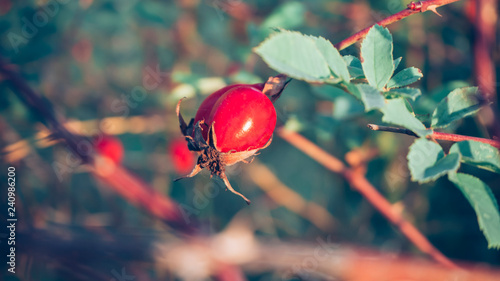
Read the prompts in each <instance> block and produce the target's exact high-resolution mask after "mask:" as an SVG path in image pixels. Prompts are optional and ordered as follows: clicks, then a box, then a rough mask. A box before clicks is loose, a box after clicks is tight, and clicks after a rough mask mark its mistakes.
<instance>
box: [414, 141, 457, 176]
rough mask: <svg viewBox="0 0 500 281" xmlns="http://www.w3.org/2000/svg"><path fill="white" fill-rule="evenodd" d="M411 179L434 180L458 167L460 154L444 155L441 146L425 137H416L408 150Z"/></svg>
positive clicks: (454, 170)
mask: <svg viewBox="0 0 500 281" xmlns="http://www.w3.org/2000/svg"><path fill="white" fill-rule="evenodd" d="M407 158H408V168H409V169H410V173H411V180H412V181H418V182H419V183H426V182H430V181H434V180H436V179H438V178H439V177H441V176H442V175H444V174H446V173H449V172H456V171H457V170H458V168H459V167H460V154H458V153H450V154H448V155H446V156H445V155H444V152H443V149H442V148H441V146H440V145H439V144H437V143H435V142H432V141H429V140H427V139H425V138H420V139H417V140H416V141H415V142H414V143H413V144H412V145H411V146H410V151H409V152H408V156H407Z"/></svg>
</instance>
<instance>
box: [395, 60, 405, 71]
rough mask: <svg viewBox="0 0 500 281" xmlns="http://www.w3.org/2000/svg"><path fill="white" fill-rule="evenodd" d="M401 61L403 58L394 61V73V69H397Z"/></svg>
mask: <svg viewBox="0 0 500 281" xmlns="http://www.w3.org/2000/svg"><path fill="white" fill-rule="evenodd" d="M402 59H403V57H399V58H397V59H395V60H394V71H396V69H398V66H399V63H400V62H401V60H402Z"/></svg>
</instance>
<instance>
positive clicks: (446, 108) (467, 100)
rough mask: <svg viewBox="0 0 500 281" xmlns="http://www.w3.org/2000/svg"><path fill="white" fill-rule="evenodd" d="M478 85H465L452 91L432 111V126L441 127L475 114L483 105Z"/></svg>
mask: <svg viewBox="0 0 500 281" xmlns="http://www.w3.org/2000/svg"><path fill="white" fill-rule="evenodd" d="M481 101H482V98H481V96H480V95H479V94H478V93H477V87H465V88H460V89H456V90H454V91H452V92H451V93H450V94H448V96H447V97H446V98H444V99H443V100H442V101H441V102H440V103H439V104H438V106H437V108H436V109H435V110H434V112H433V113H432V123H431V127H433V128H440V127H446V126H448V125H450V124H451V123H452V122H453V121H457V120H459V119H462V118H464V117H465V116H468V115H472V114H475V113H476V112H477V111H478V110H479V109H480V108H481V106H482V105H483V103H482V102H481Z"/></svg>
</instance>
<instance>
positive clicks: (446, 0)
mask: <svg viewBox="0 0 500 281" xmlns="http://www.w3.org/2000/svg"><path fill="white" fill-rule="evenodd" d="M457 1H459V0H428V1H419V2H416V3H415V2H412V3H410V4H409V5H408V8H406V9H404V10H402V11H400V12H398V13H396V14H394V15H392V16H389V17H387V18H385V19H383V20H381V21H379V22H377V23H376V24H378V25H380V26H387V25H389V24H391V23H395V22H397V21H400V20H402V19H404V18H406V17H409V16H411V15H413V14H416V13H423V12H426V11H433V12H435V13H437V12H436V8H437V7H440V6H444V5H447V4H450V3H453V2H457ZM412 5H413V6H412ZM374 25H375V24H374ZM372 26H373V25H371V26H369V27H367V28H365V29H363V30H361V31H359V32H357V33H356V34H354V35H351V36H349V37H348V38H346V39H344V40H342V41H340V42H339V43H337V44H335V47H336V48H337V49H338V50H343V49H345V48H347V47H349V46H351V45H352V44H354V43H356V42H358V41H359V40H361V39H363V38H365V36H366V34H368V31H369V30H370V28H372Z"/></svg>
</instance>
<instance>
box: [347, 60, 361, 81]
mask: <svg viewBox="0 0 500 281" xmlns="http://www.w3.org/2000/svg"><path fill="white" fill-rule="evenodd" d="M344 61H345V62H346V64H347V69H348V70H349V74H350V75H351V77H352V78H353V79H355V78H359V77H364V76H365V74H364V73H363V66H362V65H361V61H360V60H359V59H358V58H357V57H355V56H351V55H347V56H344Z"/></svg>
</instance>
